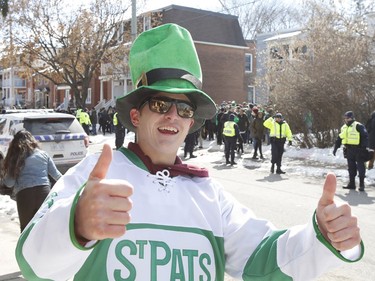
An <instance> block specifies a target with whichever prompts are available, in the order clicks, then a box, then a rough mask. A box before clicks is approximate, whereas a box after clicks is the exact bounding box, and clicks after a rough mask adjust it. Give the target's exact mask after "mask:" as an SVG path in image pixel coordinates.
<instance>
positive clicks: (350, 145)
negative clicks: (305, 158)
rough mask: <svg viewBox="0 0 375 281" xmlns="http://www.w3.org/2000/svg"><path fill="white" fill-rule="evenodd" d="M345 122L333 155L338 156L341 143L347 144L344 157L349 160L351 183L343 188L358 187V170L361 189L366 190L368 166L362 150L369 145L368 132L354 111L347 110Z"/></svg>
mask: <svg viewBox="0 0 375 281" xmlns="http://www.w3.org/2000/svg"><path fill="white" fill-rule="evenodd" d="M344 122H345V124H344V125H343V126H342V127H341V132H340V134H339V136H338V137H337V140H336V143H335V147H334V149H333V155H335V156H336V151H337V149H338V148H339V147H340V146H341V144H343V145H345V147H344V157H345V158H346V160H347V162H348V171H349V183H348V185H346V186H343V188H345V189H356V185H355V177H356V176H357V171H358V176H359V191H364V190H365V176H366V168H365V161H364V159H363V158H362V157H361V154H362V153H361V152H362V151H363V150H364V149H366V147H367V145H368V133H367V131H366V128H365V126H364V125H362V124H361V123H359V122H357V121H356V120H355V118H354V113H353V111H347V112H346V113H345V114H344Z"/></svg>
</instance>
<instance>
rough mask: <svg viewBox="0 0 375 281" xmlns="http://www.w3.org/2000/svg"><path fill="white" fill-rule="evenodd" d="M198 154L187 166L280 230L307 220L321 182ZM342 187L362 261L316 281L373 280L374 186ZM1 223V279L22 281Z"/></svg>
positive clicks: (12, 236)
mask: <svg viewBox="0 0 375 281" xmlns="http://www.w3.org/2000/svg"><path fill="white" fill-rule="evenodd" d="M93 147H94V146H93ZM97 149H99V145H98V146H97ZM92 152H93V151H92ZM200 154H201V153H198V154H197V155H198V158H196V159H191V160H188V163H191V164H198V165H199V166H206V167H207V168H209V170H210V174H211V175H212V176H214V177H215V178H216V179H217V180H218V181H220V182H221V183H222V184H223V185H224V186H225V188H226V189H227V190H228V191H230V192H231V193H232V194H233V195H234V196H235V197H236V198H237V199H238V200H239V201H240V202H242V203H243V204H245V205H247V206H249V207H251V209H253V211H254V212H255V213H256V214H257V215H258V216H259V217H264V218H267V219H269V220H271V221H272V222H273V223H274V224H275V225H276V226H277V227H279V228H285V227H288V226H291V225H295V224H303V223H305V222H307V221H308V220H310V219H311V216H312V213H313V211H314V209H315V207H316V204H317V201H318V199H319V198H320V195H321V191H322V183H323V178H302V177H294V176H288V174H286V175H281V176H280V175H273V174H272V175H271V174H269V173H266V172H260V171H259V170H257V169H248V168H245V167H242V166H241V165H239V166H238V167H236V168H233V167H229V166H225V165H223V164H222V159H221V158H218V159H217V160H216V161H211V162H209V163H208V162H207V163H206V162H205V161H204V160H203V159H204V157H201V158H199V155H200ZM244 157H246V155H245V156H244ZM342 184H343V183H342V182H340V181H339V184H338V186H339V187H340V188H338V189H337V192H336V195H337V199H338V200H341V201H345V202H348V203H350V204H351V205H352V206H353V212H354V213H355V214H356V215H357V216H358V218H359V221H360V226H361V232H362V236H363V239H364V241H365V246H366V252H365V257H364V258H363V260H362V261H361V262H359V263H355V264H349V265H346V266H344V267H342V268H340V269H337V270H335V271H333V272H330V273H328V274H326V275H324V276H322V277H321V278H319V279H318V281H332V280H334V281H338V280H345V281H369V280H375V247H373V245H375V235H374V233H375V220H374V217H375V187H374V186H373V185H372V186H371V187H368V188H367V192H365V193H359V192H356V191H351V192H349V191H346V190H343V189H341V185H342ZM0 225H1V230H0V249H1V251H0V252H1V255H0V280H24V279H22V278H21V277H20V273H19V269H18V267H17V265H16V261H15V258H14V248H15V245H16V240H17V237H18V223H17V222H14V221H10V220H9V218H7V217H1V216H0ZM226 280H227V281H229V280H232V279H230V278H227V279H226Z"/></svg>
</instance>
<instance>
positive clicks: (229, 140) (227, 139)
mask: <svg viewBox="0 0 375 281" xmlns="http://www.w3.org/2000/svg"><path fill="white" fill-rule="evenodd" d="M235 118H236V116H235V115H234V114H231V115H229V120H228V121H226V122H225V123H224V127H223V136H224V144H225V160H226V164H231V165H232V166H233V165H236V164H237V163H236V162H234V154H235V150H236V144H237V139H238V138H241V135H240V129H239V128H238V125H237V124H236V122H234V119H235ZM229 155H230V160H231V161H230V162H229Z"/></svg>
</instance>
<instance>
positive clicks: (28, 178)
mask: <svg viewBox="0 0 375 281" xmlns="http://www.w3.org/2000/svg"><path fill="white" fill-rule="evenodd" d="M49 176H50V177H51V178H53V179H54V180H55V181H57V180H58V179H59V178H60V177H61V173H60V172H59V170H58V169H57V168H56V166H55V163H54V162H53V160H52V159H51V157H50V156H49V155H48V154H47V153H46V152H45V151H43V150H41V149H40V148H39V145H38V143H37V141H36V140H35V138H34V137H33V135H32V134H31V133H30V132H28V131H19V132H18V133H16V134H15V135H14V137H13V140H12V141H11V142H10V145H9V149H8V153H7V155H6V157H5V159H4V166H3V169H2V180H3V183H4V184H5V185H6V186H8V187H13V188H14V193H15V196H16V202H17V211H18V218H19V221H20V227H21V232H22V231H23V230H24V229H25V227H26V226H27V224H28V223H29V222H30V221H31V219H32V218H33V217H34V215H35V214H36V212H37V211H38V209H39V208H40V206H41V205H42V203H43V201H44V199H46V197H47V195H48V193H49V192H50V190H51V182H50V180H49Z"/></svg>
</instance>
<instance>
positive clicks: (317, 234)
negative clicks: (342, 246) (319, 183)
mask: <svg viewBox="0 0 375 281" xmlns="http://www.w3.org/2000/svg"><path fill="white" fill-rule="evenodd" d="M312 222H313V225H314V230H315V233H316V238H317V239H318V240H319V241H320V242H321V243H322V244H323V245H324V246H326V247H327V248H328V249H329V250H330V251H331V252H332V253H333V254H334V255H335V256H336V257H338V258H339V259H341V260H343V261H345V262H349V263H352V262H357V261H359V260H360V259H362V257H363V255H364V253H365V246H364V244H363V241H361V244H360V245H361V255H360V256H359V258H358V259H356V260H349V259H347V258H345V257H344V256H342V255H341V254H340V251H338V250H336V249H335V248H334V247H333V246H332V245H331V243H329V242H328V241H327V240H326V239H325V237H324V236H323V234H322V233H321V232H320V229H319V226H318V223H317V220H316V211H315V212H314V215H313V218H312Z"/></svg>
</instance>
